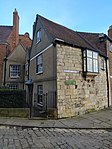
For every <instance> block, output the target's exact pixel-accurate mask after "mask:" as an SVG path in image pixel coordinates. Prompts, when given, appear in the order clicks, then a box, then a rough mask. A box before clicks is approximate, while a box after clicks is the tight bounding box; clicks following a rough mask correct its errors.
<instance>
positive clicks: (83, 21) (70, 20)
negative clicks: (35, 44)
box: [0, 0, 112, 38]
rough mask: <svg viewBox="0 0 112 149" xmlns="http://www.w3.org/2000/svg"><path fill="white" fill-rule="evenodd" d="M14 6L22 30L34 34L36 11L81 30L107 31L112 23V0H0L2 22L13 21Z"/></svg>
mask: <svg viewBox="0 0 112 149" xmlns="http://www.w3.org/2000/svg"><path fill="white" fill-rule="evenodd" d="M15 8H16V9H17V11H18V13H19V17H20V28H19V33H20V34H24V33H25V32H29V33H30V37H31V38H32V28H33V27H32V26H33V23H34V21H35V19H36V14H39V15H41V16H43V17H45V18H47V19H49V20H51V21H53V22H56V23H59V24H61V25H64V26H66V27H68V28H70V29H73V30H75V31H81V32H95V33H96V32H97V33H102V32H103V33H106V34H107V30H108V28H109V26H110V25H112V0H0V25H12V22H13V21H12V19H13V18H12V16H13V11H14V9H15Z"/></svg>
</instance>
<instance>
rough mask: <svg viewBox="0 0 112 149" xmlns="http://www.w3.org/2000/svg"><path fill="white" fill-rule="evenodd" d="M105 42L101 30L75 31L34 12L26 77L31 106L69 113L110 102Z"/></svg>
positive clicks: (95, 108) (108, 39) (62, 113)
mask: <svg viewBox="0 0 112 149" xmlns="http://www.w3.org/2000/svg"><path fill="white" fill-rule="evenodd" d="M108 43H109V44H110V43H111V38H109V37H108V36H107V35H105V34H100V33H84V32H76V31H73V30H71V29H68V28H66V27H64V26H62V25H59V24H57V23H54V22H52V21H50V20H48V19H46V18H44V17H42V16H39V15H37V17H36V21H35V22H34V26H33V42H32V48H31V55H30V68H29V77H30V79H32V82H33V106H34V107H35V108H37V110H38V111H39V112H40V113H42V112H44V111H46V110H47V112H49V110H51V109H56V110H57V117H58V118H62V117H71V116H76V115H79V114H83V113H86V112H90V111H92V110H99V109H103V108H105V107H108V106H110V105H111V90H110V73H109V60H108V55H107V53H108V50H110V49H109V47H108Z"/></svg>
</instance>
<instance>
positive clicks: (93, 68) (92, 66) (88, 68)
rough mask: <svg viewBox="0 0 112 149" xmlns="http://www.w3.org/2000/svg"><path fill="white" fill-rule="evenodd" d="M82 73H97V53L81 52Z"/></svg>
mask: <svg viewBox="0 0 112 149" xmlns="http://www.w3.org/2000/svg"><path fill="white" fill-rule="evenodd" d="M83 63H84V72H96V73H98V70H99V69H98V53H97V52H94V51H91V50H84V51H83Z"/></svg>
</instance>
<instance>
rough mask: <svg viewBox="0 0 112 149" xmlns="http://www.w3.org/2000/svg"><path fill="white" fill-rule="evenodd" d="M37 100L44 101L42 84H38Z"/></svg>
mask: <svg viewBox="0 0 112 149" xmlns="http://www.w3.org/2000/svg"><path fill="white" fill-rule="evenodd" d="M37 97H38V99H37V101H38V103H42V102H43V86H42V85H38V86H37Z"/></svg>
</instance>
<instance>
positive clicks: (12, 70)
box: [10, 65, 20, 78]
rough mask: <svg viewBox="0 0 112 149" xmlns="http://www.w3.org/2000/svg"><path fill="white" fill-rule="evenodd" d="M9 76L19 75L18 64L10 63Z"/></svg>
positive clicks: (15, 76) (16, 76)
mask: <svg viewBox="0 0 112 149" xmlns="http://www.w3.org/2000/svg"><path fill="white" fill-rule="evenodd" d="M10 77H11V78H18V77H20V65H10Z"/></svg>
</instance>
